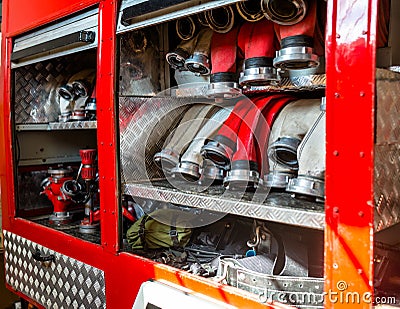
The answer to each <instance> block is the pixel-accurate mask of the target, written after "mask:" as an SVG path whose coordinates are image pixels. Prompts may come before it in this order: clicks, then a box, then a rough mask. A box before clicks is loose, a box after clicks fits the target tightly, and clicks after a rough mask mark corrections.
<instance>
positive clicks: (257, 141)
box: [224, 95, 292, 190]
mask: <svg viewBox="0 0 400 309" xmlns="http://www.w3.org/2000/svg"><path fill="white" fill-rule="evenodd" d="M290 100H292V98H291V97H287V96H281V95H272V96H268V97H265V98H258V99H255V100H253V102H254V103H255V105H254V106H253V108H252V109H251V110H250V111H249V112H248V113H247V114H246V116H245V117H244V118H243V120H242V122H241V125H240V130H239V133H238V138H237V146H236V151H235V153H234V154H233V157H232V162H231V169H230V171H229V172H228V175H227V177H226V178H225V179H224V185H225V186H227V187H228V188H229V189H233V190H235V189H238V188H239V189H254V188H256V187H257V186H258V182H259V178H260V171H264V169H265V165H267V160H266V156H265V155H264V154H263V153H265V150H266V144H267V140H268V134H269V127H268V126H269V125H270V123H271V122H272V121H273V120H274V118H275V117H276V116H275V115H276V111H278V110H279V109H280V108H282V107H283V106H284V105H285V104H287V103H288V102H289V101H290ZM275 104H276V105H277V106H276V107H275V108H274V109H271V108H272V107H273V106H274V105H275ZM270 112H271V113H270ZM264 116H266V118H267V119H268V121H269V122H270V123H267V120H266V119H265V118H264Z"/></svg>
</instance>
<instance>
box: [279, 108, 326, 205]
mask: <svg viewBox="0 0 400 309" xmlns="http://www.w3.org/2000/svg"><path fill="white" fill-rule="evenodd" d="M325 118H326V117H325V111H321V112H320V114H319V116H318V118H317V119H316V120H315V122H314V124H313V125H312V127H311V128H310V130H309V131H308V132H307V134H306V136H305V137H304V139H303V141H302V142H301V144H300V146H299V149H298V151H297V156H298V158H299V171H298V176H297V178H292V179H290V180H289V183H288V185H287V188H286V191H288V192H292V193H294V194H295V196H308V197H311V198H313V199H316V201H324V199H325V153H326V152H325Z"/></svg>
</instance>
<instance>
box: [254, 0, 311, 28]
mask: <svg viewBox="0 0 400 309" xmlns="http://www.w3.org/2000/svg"><path fill="white" fill-rule="evenodd" d="M307 6H308V1H307V0H261V9H262V11H263V13H264V15H265V17H266V18H267V19H269V20H271V21H273V22H274V23H276V24H279V25H287V26H290V25H294V24H297V23H299V22H300V21H302V20H303V19H304V17H305V16H306V13H307Z"/></svg>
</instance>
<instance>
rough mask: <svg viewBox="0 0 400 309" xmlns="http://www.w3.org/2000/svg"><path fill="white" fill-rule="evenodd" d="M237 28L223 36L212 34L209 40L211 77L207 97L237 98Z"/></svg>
mask: <svg viewBox="0 0 400 309" xmlns="http://www.w3.org/2000/svg"><path fill="white" fill-rule="evenodd" d="M238 30H239V28H238V27H235V28H233V29H232V30H231V31H229V32H228V33H225V34H221V33H216V32H214V34H213V36H212V40H211V67H212V71H211V76H210V86H209V91H208V95H209V96H213V95H214V96H222V97H228V96H232V97H233V96H237V95H238V94H239V93H240V91H239V84H238V77H237V74H236V54H237V36H238Z"/></svg>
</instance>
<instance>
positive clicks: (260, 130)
mask: <svg viewBox="0 0 400 309" xmlns="http://www.w3.org/2000/svg"><path fill="white" fill-rule="evenodd" d="M264 100H269V97H265V98H261V99H260V101H264ZM294 100H295V98H294V97H291V96H287V95H282V96H280V97H278V98H274V99H273V100H272V101H271V102H270V103H269V104H268V105H267V106H266V107H265V108H264V109H263V111H262V114H263V116H264V118H265V121H264V120H262V119H261V120H260V121H259V122H258V124H257V127H256V130H255V132H254V134H255V136H256V137H257V139H256V142H257V162H259V164H260V165H261V166H259V169H260V175H265V174H266V173H267V172H268V169H269V166H268V155H267V149H268V140H269V134H270V130H271V128H272V125H273V124H274V121H275V119H276V117H277V116H278V114H279V112H280V111H281V110H282V109H283V108H284V107H285V106H286V104H288V103H290V102H291V101H294ZM259 104H262V102H260V103H259Z"/></svg>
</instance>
